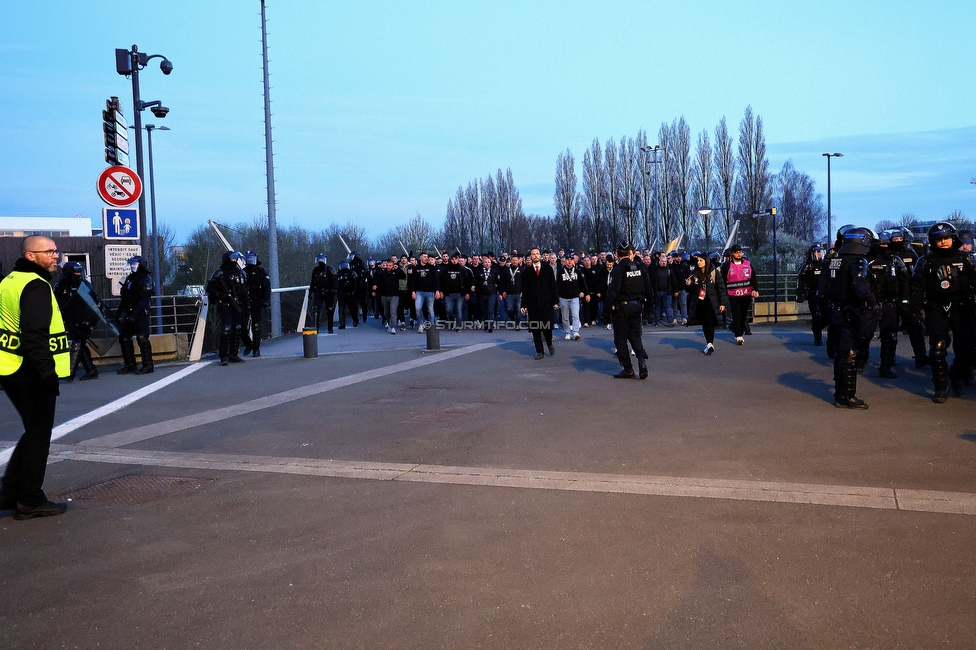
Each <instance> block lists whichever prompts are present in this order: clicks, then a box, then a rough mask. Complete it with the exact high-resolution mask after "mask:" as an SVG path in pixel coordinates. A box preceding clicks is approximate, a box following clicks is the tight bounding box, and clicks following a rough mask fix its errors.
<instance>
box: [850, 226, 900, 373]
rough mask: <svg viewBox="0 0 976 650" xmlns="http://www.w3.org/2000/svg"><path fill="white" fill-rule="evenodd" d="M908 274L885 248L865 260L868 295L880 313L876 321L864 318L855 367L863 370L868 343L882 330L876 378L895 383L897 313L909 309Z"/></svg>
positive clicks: (873, 318)
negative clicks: (877, 331)
mask: <svg viewBox="0 0 976 650" xmlns="http://www.w3.org/2000/svg"><path fill="white" fill-rule="evenodd" d="M909 278H910V275H909V272H908V269H907V268H905V263H904V262H902V260H901V258H900V257H899V256H897V255H895V254H893V253H892V252H891V251H890V250H889V249H888V247H887V246H880V245H879V246H876V247H875V249H874V250H873V251H872V252H871V254H870V256H869V257H868V280H869V282H870V283H871V292H872V293H873V294H874V298H875V300H877V301H878V305H879V307H880V309H878V310H877V318H875V317H874V314H873V313H872V314H871V315H870V316H869V315H867V314H865V326H864V329H863V331H862V335H863V338H862V339H861V348H860V350H859V352H858V361H857V367H858V369H859V370H863V369H864V368H865V367H866V365H867V361H868V354H869V349H870V346H871V339H872V338H873V337H874V331H875V329H876V327H880V329H881V335H880V337H881V362H880V364H879V366H878V376H879V377H885V378H887V379H894V378H895V373H894V371H893V370H892V366H894V365H895V349H896V348H897V346H898V312H899V310H900V309H903V308H904V307H905V306H907V305H908V283H909Z"/></svg>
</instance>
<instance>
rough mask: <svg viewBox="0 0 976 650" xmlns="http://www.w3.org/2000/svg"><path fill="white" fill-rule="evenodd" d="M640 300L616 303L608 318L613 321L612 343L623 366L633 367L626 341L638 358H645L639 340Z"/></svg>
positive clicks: (644, 352) (645, 353)
mask: <svg viewBox="0 0 976 650" xmlns="http://www.w3.org/2000/svg"><path fill="white" fill-rule="evenodd" d="M642 311H643V309H642V307H641V304H640V302H638V301H636V300H628V301H627V304H624V303H622V302H618V303H617V308H616V309H614V310H613V314H611V316H610V320H611V321H612V322H613V344H614V346H616V348H617V359H618V360H619V361H620V365H622V366H623V367H624V368H633V367H634V366H633V364H631V362H630V350H629V349H628V348H627V343H630V347H631V348H633V349H634V354H636V355H637V358H638V359H646V358H647V352H646V351H645V350H644V342H643V341H642V340H641V312H642Z"/></svg>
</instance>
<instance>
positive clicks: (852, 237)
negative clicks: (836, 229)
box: [840, 227, 878, 255]
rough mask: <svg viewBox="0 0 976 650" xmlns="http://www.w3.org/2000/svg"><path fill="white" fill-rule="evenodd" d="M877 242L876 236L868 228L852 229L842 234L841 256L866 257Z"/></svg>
mask: <svg viewBox="0 0 976 650" xmlns="http://www.w3.org/2000/svg"><path fill="white" fill-rule="evenodd" d="M877 241H878V235H877V234H876V233H875V232H874V231H873V230H871V229H870V228H863V227H862V228H853V229H851V230H849V231H847V233H845V234H844V243H843V244H842V245H841V247H840V253H841V255H867V254H868V253H870V252H871V247H872V246H874V244H875V243H877Z"/></svg>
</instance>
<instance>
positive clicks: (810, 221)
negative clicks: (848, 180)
mask: <svg viewBox="0 0 976 650" xmlns="http://www.w3.org/2000/svg"><path fill="white" fill-rule="evenodd" d="M770 185H771V187H772V202H773V203H775V204H776V206H777V208H778V211H779V216H778V218H779V221H780V223H781V224H782V229H783V232H786V233H789V234H791V235H794V236H796V237H797V238H799V239H800V240H801V241H813V240H814V238H815V235H816V233H817V231H818V230H819V228H820V226H821V223H822V221H824V219H825V217H826V214H827V213H826V210H824V207H823V200H822V198H821V196H820V195H819V194H817V191H816V185H815V183H814V182H813V179H812V178H810V177H809V176H808V175H806V174H804V173H803V172H800V171H797V169H796V168H795V167H793V162H792V161H790V160H787V161H786V162H785V163H784V164H783V169H782V170H781V171H780V173H778V174H775V175H774V176H772V177H771V179H770Z"/></svg>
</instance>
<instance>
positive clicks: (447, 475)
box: [52, 444, 976, 515]
mask: <svg viewBox="0 0 976 650" xmlns="http://www.w3.org/2000/svg"><path fill="white" fill-rule="evenodd" d="M52 453H53V454H54V455H55V456H54V458H52V461H56V460H69V461H72V460H74V461H86V462H99V463H113V464H121V465H144V466H150V467H178V468H182V469H202V470H225V471H243V472H266V473H277V474H297V475H303V476H323V477H332V478H349V479H367V480H378V481H399V482H411V483H435V484H443V485H473V486H481V487H508V488H521V489H533V490H557V491H568V492H593V493H600V494H635V495H643V496H665V497H684V498H699V499H727V500H732V501H761V502H768V503H794V504H803V505H824V506H836V507H843V508H875V509H882V510H908V511H914V512H937V513H945V514H962V515H976V494H969V493H965V492H937V491H928V490H907V489H900V488H875V487H857V486H846V485H815V484H808V483H784V482H775V481H747V480H743V481H737V480H728V479H708V478H684V477H674V476H627V475H621V474H594V473H585V472H559V471H545V470H525V469H505V468H494V467H451V466H444V465H424V464H411V463H380V462H370V461H349V460H319V459H315V458H279V457H274V456H249V455H234V454H201V453H179V452H161V451H143V450H138V449H113V448H101V447H93V446H91V445H88V444H84V445H56V446H54V447H52Z"/></svg>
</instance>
